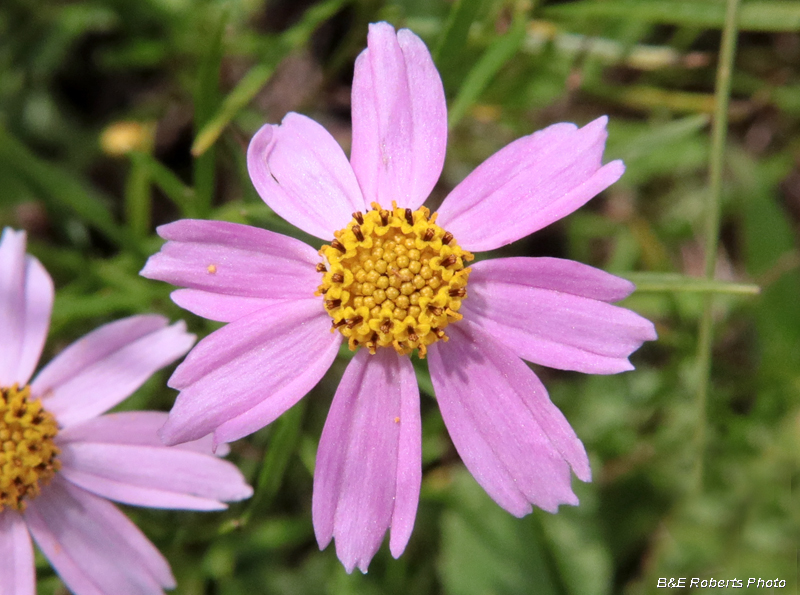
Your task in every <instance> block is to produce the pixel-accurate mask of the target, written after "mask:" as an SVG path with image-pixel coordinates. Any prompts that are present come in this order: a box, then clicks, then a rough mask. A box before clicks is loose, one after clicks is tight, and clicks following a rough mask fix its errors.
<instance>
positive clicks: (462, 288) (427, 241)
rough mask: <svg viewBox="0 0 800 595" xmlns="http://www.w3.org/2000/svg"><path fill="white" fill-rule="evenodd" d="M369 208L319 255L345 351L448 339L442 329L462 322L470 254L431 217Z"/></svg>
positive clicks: (404, 347) (407, 349)
mask: <svg viewBox="0 0 800 595" xmlns="http://www.w3.org/2000/svg"><path fill="white" fill-rule="evenodd" d="M372 208H373V210H372V211H368V212H366V213H361V212H355V213H353V220H352V221H351V222H350V223H348V225H347V227H345V228H344V229H340V230H339V231H337V232H335V233H334V234H333V235H334V237H335V238H336V239H335V240H333V242H331V244H330V245H327V246H323V247H322V249H321V250H320V251H319V253H320V255H321V256H323V257H324V259H325V263H324V264H323V263H321V264H320V265H317V270H318V271H319V272H320V273H322V284H321V285H320V286H319V288H318V290H317V295H324V296H325V300H324V304H325V309H326V310H327V312H328V314H330V316H331V318H333V324H332V325H331V330H332V331H335V330H338V331H339V332H340V333H342V335H344V336H345V337H346V338H347V343H348V345H349V346H350V349H352V350H353V351H355V350H356V349H358V348H359V347H366V348H367V349H369V352H370V353H373V354H374V353H375V352H376V351H377V349H378V347H393V348H394V349H395V350H396V351H397V352H398V353H400V354H403V355H405V354H409V353H411V352H412V351H413V350H414V349H417V350H419V356H420V357H425V353H426V351H427V348H428V345H431V344H432V343H435V342H436V341H438V340H440V339H441V340H444V341H446V340H447V335H446V334H445V332H444V328H445V327H447V325H448V324H450V323H451V322H455V321H456V320H460V319H461V314H459V313H458V310H459V309H460V308H461V301H462V300H464V299H466V297H467V290H466V286H467V279H468V277H469V273H470V269H468V268H464V267H465V262H468V261H471V260H472V258H473V257H472V254H470V253H469V252H467V251H466V250H464V249H462V248H461V247H460V246H459V245H458V243H457V242H456V241H455V238H454V237H453V234H451V233H450V232H449V231H445V230H444V229H442V228H441V227H439V226H438V225H436V214H435V213H434V214H433V216H430V211H429V210H428V209H426V208H425V207H420V208H419V209H417V210H416V211H412V210H411V209H402V208H398V207H397V205H396V204H393V209H392V210H391V211H389V210H385V209H382V208H381V207H380V206H379V205H378V204H377V203H372Z"/></svg>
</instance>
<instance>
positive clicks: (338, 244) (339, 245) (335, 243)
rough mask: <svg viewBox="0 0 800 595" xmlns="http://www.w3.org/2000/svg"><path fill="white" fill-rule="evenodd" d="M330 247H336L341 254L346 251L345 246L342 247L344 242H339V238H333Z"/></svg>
mask: <svg viewBox="0 0 800 595" xmlns="http://www.w3.org/2000/svg"><path fill="white" fill-rule="evenodd" d="M331 247H332V248H336V249H337V250H338V251H339V252H341V253H342V254H344V253H345V252H347V248H345V247H344V244H342V243H341V242H340V241H339V240H333V241H332V242H331Z"/></svg>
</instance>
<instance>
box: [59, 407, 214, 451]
mask: <svg viewBox="0 0 800 595" xmlns="http://www.w3.org/2000/svg"><path fill="white" fill-rule="evenodd" d="M167 417H168V414H167V413H163V412H161V411H124V412H121V413H107V414H105V415H102V416H100V417H95V418H93V419H88V420H86V421H85V422H83V423H80V424H77V425H74V426H70V427H68V428H64V429H62V430H61V431H59V433H58V437H57V438H56V440H57V442H58V443H59V444H69V443H73V442H93V443H102V444H129V445H136V446H159V447H163V446H164V443H163V442H162V441H161V438H160V437H159V436H158V431H159V430H160V429H161V426H163V425H164V424H165V423H166V421H167ZM170 448H173V449H174V448H180V449H185V450H191V451H194V452H199V453H203V454H207V455H211V454H214V455H217V456H225V455H226V454H228V452H229V449H228V448H227V447H226V445H224V444H223V445H220V446H219V447H218V448H217V449H216V451H215V450H214V445H213V441H212V439H211V435H210V434H209V435H207V436H204V437H202V438H200V439H199V440H194V441H192V442H184V443H183V444H178V445H176V446H172V447H170Z"/></svg>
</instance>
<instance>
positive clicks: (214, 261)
mask: <svg viewBox="0 0 800 595" xmlns="http://www.w3.org/2000/svg"><path fill="white" fill-rule="evenodd" d="M158 233H159V235H160V236H161V237H162V238H164V239H166V240H169V241H167V243H166V244H164V245H163V246H162V247H161V251H160V252H159V253H157V254H154V255H153V256H151V257H150V258H149V259H148V261H147V264H145V267H144V269H142V271H141V275H143V276H145V277H147V278H148V279H158V280H159V281H166V282H167V283H172V284H173V285H177V286H179V287H189V288H191V289H196V290H201V291H206V292H210V293H217V294H224V295H231V296H240V297H250V298H267V299H273V300H274V299H302V298H306V297H309V296H312V295H314V291H316V289H317V286H318V285H319V283H320V275H319V273H318V272H317V270H316V268H315V267H316V266H317V263H319V262H321V260H322V259H321V258H320V256H319V255H318V254H317V252H316V250H314V249H313V248H312V247H311V246H308V245H307V244H304V243H303V242H301V241H299V240H295V239H294V238H290V237H287V236H284V235H281V234H278V233H273V232H271V231H267V230H265V229H258V228H257V227H250V226H249V225H240V224H238V223H228V222H225V221H201V220H196V219H182V220H180V221H176V222H174V223H170V224H168V225H162V226H161V227H159V228H158Z"/></svg>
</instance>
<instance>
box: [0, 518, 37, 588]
mask: <svg viewBox="0 0 800 595" xmlns="http://www.w3.org/2000/svg"><path fill="white" fill-rule="evenodd" d="M35 569H36V567H35V565H34V560H33V544H32V543H31V537H30V535H28V529H26V528H25V521H24V520H22V516H20V514H19V513H18V512H17V511H15V510H10V509H9V510H5V511H0V595H34V594H35V593H36V570H35Z"/></svg>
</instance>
